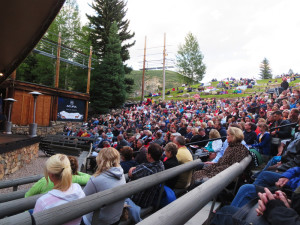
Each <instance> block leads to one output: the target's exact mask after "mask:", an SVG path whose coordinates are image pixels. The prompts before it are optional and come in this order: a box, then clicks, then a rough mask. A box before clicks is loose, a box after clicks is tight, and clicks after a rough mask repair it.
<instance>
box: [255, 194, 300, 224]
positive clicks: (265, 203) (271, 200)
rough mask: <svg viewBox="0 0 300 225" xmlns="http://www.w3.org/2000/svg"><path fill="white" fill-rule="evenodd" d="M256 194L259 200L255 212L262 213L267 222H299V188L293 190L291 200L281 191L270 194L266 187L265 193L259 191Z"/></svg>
mask: <svg viewBox="0 0 300 225" xmlns="http://www.w3.org/2000/svg"><path fill="white" fill-rule="evenodd" d="M258 196H259V198H260V200H259V201H258V203H259V204H258V208H257V209H256V212H257V213H258V215H263V216H264V218H265V219H266V220H267V221H268V222H269V224H271V225H273V224H274V225H275V224H300V216H299V212H300V208H299V197H300V188H298V189H297V190H296V191H295V193H294V194H293V195H292V198H291V200H289V199H287V198H286V194H285V193H283V192H282V191H277V192H276V193H275V194H272V193H271V192H270V191H269V190H268V189H267V188H265V193H263V194H262V193H259V194H258Z"/></svg>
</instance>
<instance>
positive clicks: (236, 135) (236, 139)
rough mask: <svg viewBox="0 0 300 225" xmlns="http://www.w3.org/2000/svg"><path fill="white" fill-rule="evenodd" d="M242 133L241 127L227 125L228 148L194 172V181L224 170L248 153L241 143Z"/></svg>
mask: <svg viewBox="0 0 300 225" xmlns="http://www.w3.org/2000/svg"><path fill="white" fill-rule="evenodd" d="M243 139H244V135H243V132H242V130H241V129H239V128H236V127H229V128H228V130H227V141H228V144H229V146H228V148H227V149H226V150H225V153H224V155H223V156H222V157H221V158H220V159H219V161H218V162H217V163H214V164H209V165H206V166H204V168H203V169H202V170H200V171H196V172H195V173H194V177H193V178H194V182H197V183H198V182H203V181H205V180H206V179H207V178H211V177H213V176H215V175H216V174H218V173H220V172H221V171H223V170H225V169H226V168H228V167H229V166H231V165H232V164H234V163H236V162H240V161H241V160H243V159H244V158H245V157H247V156H248V155H249V151H248V149H247V148H246V147H245V146H244V145H242V144H241V142H242V141H243Z"/></svg>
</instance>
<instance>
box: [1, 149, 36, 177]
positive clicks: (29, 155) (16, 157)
mask: <svg viewBox="0 0 300 225" xmlns="http://www.w3.org/2000/svg"><path fill="white" fill-rule="evenodd" d="M38 151H39V143H36V144H33V145H29V146H26V147H23V148H20V149H18V150H14V151H11V152H6V153H2V154H0V180H1V179H2V178H3V177H4V175H8V174H12V173H14V172H16V171H17V170H19V169H20V168H22V167H23V166H24V165H25V164H29V163H30V162H31V161H32V160H33V159H35V158H37V157H38Z"/></svg>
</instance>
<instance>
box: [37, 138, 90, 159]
mask: <svg viewBox="0 0 300 225" xmlns="http://www.w3.org/2000/svg"><path fill="white" fill-rule="evenodd" d="M95 140H96V138H86V137H76V136H66V135H48V136H46V137H45V138H43V140H42V141H41V142H40V150H42V151H43V152H44V153H45V154H46V155H49V156H50V155H54V154H56V153H62V154H66V155H73V156H79V155H80V153H81V152H82V151H87V152H89V151H90V148H91V144H93V143H94V142H95Z"/></svg>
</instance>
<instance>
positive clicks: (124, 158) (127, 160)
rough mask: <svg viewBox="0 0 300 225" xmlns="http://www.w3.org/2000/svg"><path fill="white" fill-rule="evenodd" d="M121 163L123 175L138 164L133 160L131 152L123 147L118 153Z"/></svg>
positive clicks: (130, 149) (126, 147) (128, 148)
mask: <svg viewBox="0 0 300 225" xmlns="http://www.w3.org/2000/svg"><path fill="white" fill-rule="evenodd" d="M120 155H121V162H120V165H121V167H122V168H123V170H124V173H128V171H129V169H130V168H131V167H135V166H136V165H138V163H137V162H136V161H135V160H133V150H132V148H130V147H129V146H124V147H123V148H121V151H120Z"/></svg>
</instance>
